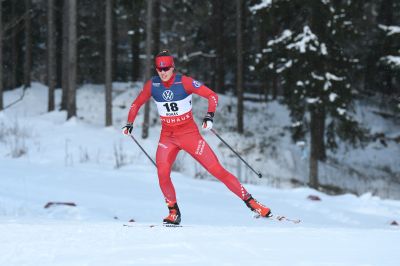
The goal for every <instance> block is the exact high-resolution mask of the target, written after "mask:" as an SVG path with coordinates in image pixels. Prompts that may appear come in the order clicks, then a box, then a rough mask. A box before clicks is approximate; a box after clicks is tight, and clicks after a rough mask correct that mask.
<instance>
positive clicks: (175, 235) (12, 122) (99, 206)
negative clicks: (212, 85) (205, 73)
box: [0, 84, 400, 266]
mask: <svg viewBox="0 0 400 266" xmlns="http://www.w3.org/2000/svg"><path fill="white" fill-rule="evenodd" d="M115 85H116V87H117V90H118V91H119V90H120V91H121V92H122V93H121V94H119V93H116V94H115V101H114V114H115V116H114V123H115V127H111V128H104V127H103V124H102V121H103V120H104V119H103V114H104V112H103V110H102V108H103V107H102V104H100V105H99V106H98V107H96V106H95V104H88V103H96V102H97V103H99V102H103V99H104V98H102V97H103V94H102V87H101V86H98V87H96V86H88V87H86V88H84V89H82V90H80V91H79V93H78V99H79V100H78V108H79V109H78V116H80V117H78V119H74V120H71V121H67V122H65V118H66V114H65V112H58V111H55V112H52V113H47V112H46V106H45V104H44V103H46V102H47V99H46V97H47V96H46V93H47V92H46V88H45V87H43V86H41V85H40V84H35V85H34V88H33V89H32V90H29V91H27V95H26V97H25V99H24V100H23V102H20V103H18V104H17V105H15V106H13V107H12V108H10V109H8V110H6V111H4V112H1V113H0V125H1V129H0V136H1V137H0V236H1V240H2V241H1V242H0V265H7V266H8V265H10V266H11V265H168V264H178V265H243V264H247V265H398V261H399V260H400V248H399V247H398V244H397V243H398V242H399V240H400V231H399V230H400V229H399V227H398V226H392V225H390V223H391V222H392V221H393V220H397V222H399V219H400V202H399V201H395V200H382V199H379V198H378V197H374V196H371V194H364V195H363V196H361V197H356V196H354V195H342V196H328V195H324V194H322V193H319V192H316V191H313V190H311V189H307V188H297V189H275V188H271V187H267V186H255V185H249V184H247V185H246V188H247V189H248V190H249V191H250V192H251V193H252V194H253V195H254V196H255V197H256V198H257V199H258V200H260V201H261V202H263V203H265V204H266V205H268V206H270V207H271V209H272V211H273V212H274V213H275V214H284V215H287V216H289V217H291V218H300V219H301V220H302V222H301V223H300V224H297V225H296V224H290V223H279V222H276V221H269V220H265V219H254V218H253V217H252V214H251V213H250V212H249V210H248V209H247V208H246V207H245V205H244V204H243V203H242V202H241V201H240V200H239V199H237V198H236V197H235V196H234V195H233V194H231V193H230V192H229V191H228V190H227V189H226V188H225V187H224V186H223V184H221V183H219V182H215V181H210V180H198V179H192V178H188V174H187V172H188V171H190V169H187V168H186V169H183V170H182V171H180V172H173V174H172V177H173V179H174V183H175V186H176V190H177V195H178V200H179V204H180V208H181V211H182V216H183V217H182V219H183V222H182V224H183V225H184V226H185V227H182V228H164V227H149V225H151V224H160V221H161V220H162V218H163V217H164V216H165V215H166V214H167V209H166V207H165V205H164V203H163V198H162V195H161V192H160V190H159V188H158V180H157V177H156V171H155V169H154V167H153V166H152V164H151V163H150V162H149V161H148V159H147V158H146V157H145V156H143V154H142V153H141V152H140V150H139V149H138V148H137V147H136V146H135V144H134V143H133V142H132V140H130V139H129V138H126V137H124V136H122V135H121V134H120V129H119V125H120V124H123V121H124V119H125V115H126V108H127V106H129V104H130V101H131V99H128V98H129V97H132V98H133V97H134V95H135V93H137V90H129V92H124V91H123V89H124V88H125V87H126V86H129V85H127V84H115ZM19 93H20V91H19V90H16V91H12V92H6V93H5V101H6V102H11V101H12V100H13V99H15V98H17V97H18V95H19ZM127 94H131V95H130V96H129V97H127ZM59 96H60V95H59V94H58V93H57V97H58V98H57V99H58V101H59ZM153 111H154V108H153ZM277 115H279V114H277ZM153 117H154V116H153ZM138 119H140V118H138ZM282 120H283V119H282ZM139 121H140V120H139ZM157 127H158V126H157V125H156V126H155V127H154V130H152V131H151V132H150V138H149V139H148V140H146V141H143V140H140V141H141V142H142V143H143V145H144V146H145V147H146V149H147V150H148V151H149V152H150V154H154V151H155V148H156V142H157V138H158V132H157V131H158V128H157ZM135 134H136V135H139V134H140V127H139V125H137V127H136V128H135ZM224 136H227V138H228V139H229V140H230V141H232V140H233V139H234V138H235V136H233V137H232V138H230V137H229V134H227V135H226V134H224ZM207 138H208V139H209V140H210V143H211V144H212V145H213V146H214V147H217V146H218V142H217V141H216V140H215V138H212V136H208V137H207ZM218 153H219V154H220V155H222V156H223V158H222V159H221V160H222V161H224V160H225V159H224V157H226V156H227V155H226V156H224V155H225V154H224V152H221V151H220V150H218ZM21 154H22V155H21ZM19 155H21V156H19ZM14 157H15V158H14ZM179 160H180V161H179V162H186V161H190V158H189V157H185V156H182V157H181V158H180V159H179ZM117 161H118V162H119V163H121V164H122V167H119V168H116V165H117ZM193 165H194V163H193V162H192V164H191V165H189V167H188V168H194V167H192V166H193ZM270 165H272V163H271V164H270ZM278 171H280V172H284V170H279V169H278ZM248 178H249V181H251V179H250V178H251V177H250V176H249V177H248ZM309 195H316V196H319V197H320V198H321V201H310V200H308V199H307V197H308V196H309ZM50 201H60V202H74V203H75V204H76V205H77V206H76V207H68V206H53V207H50V208H47V209H45V208H44V205H45V204H46V203H47V202H50ZM130 219H134V220H135V221H136V223H134V224H135V226H134V227H124V226H122V225H123V224H124V223H126V222H127V221H129V220H130Z"/></svg>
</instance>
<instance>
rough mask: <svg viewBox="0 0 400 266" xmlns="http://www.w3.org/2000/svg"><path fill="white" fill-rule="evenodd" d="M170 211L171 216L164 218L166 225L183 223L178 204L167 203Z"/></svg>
mask: <svg viewBox="0 0 400 266" xmlns="http://www.w3.org/2000/svg"><path fill="white" fill-rule="evenodd" d="M167 205H168V209H169V215H168V216H167V217H165V218H164V220H163V223H164V224H167V225H168V224H173V225H178V224H180V223H181V212H180V211H179V208H178V204H176V202H171V203H167Z"/></svg>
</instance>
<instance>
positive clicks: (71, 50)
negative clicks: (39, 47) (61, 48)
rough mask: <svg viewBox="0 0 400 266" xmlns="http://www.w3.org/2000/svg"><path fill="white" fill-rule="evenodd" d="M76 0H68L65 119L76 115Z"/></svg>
mask: <svg viewBox="0 0 400 266" xmlns="http://www.w3.org/2000/svg"><path fill="white" fill-rule="evenodd" d="M76 1H77V0H69V1H68V2H69V25H68V110H67V111H68V112H67V119H69V118H71V117H74V116H76V67H77V42H76V38H77V34H76V29H77V27H76V25H77V14H76V13H77V8H76Z"/></svg>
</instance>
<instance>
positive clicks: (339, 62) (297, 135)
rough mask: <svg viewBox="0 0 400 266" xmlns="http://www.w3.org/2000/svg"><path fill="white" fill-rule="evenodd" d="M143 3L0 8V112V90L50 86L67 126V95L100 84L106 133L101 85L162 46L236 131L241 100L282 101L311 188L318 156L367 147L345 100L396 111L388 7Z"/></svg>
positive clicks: (16, 0) (397, 35) (397, 11)
mask: <svg viewBox="0 0 400 266" xmlns="http://www.w3.org/2000/svg"><path fill="white" fill-rule="evenodd" d="M150 2H151V3H149V1H143V0H135V1H132V0H104V1H98V0H68V1H66V0H64V1H55V0H54V1H53V0H36V1H35V0H3V1H1V3H2V4H1V9H0V11H1V21H2V23H0V37H1V39H2V45H1V46H0V47H1V48H2V49H1V50H2V51H1V53H0V54H1V55H0V61H1V62H0V64H1V66H2V70H1V74H0V110H1V109H2V108H4V107H3V99H2V91H3V90H10V89H14V88H16V87H19V86H24V87H25V88H28V87H29V86H30V82H31V81H32V80H33V81H40V82H42V83H45V84H48V85H49V87H50V93H49V95H50V99H49V110H53V109H54V108H55V107H54V102H52V99H51V98H52V97H54V96H53V94H52V92H51V91H52V89H53V88H54V87H55V88H61V89H62V90H63V101H62V104H61V107H60V108H61V109H64V110H67V111H68V118H70V117H73V116H75V115H76V104H75V97H76V96H75V90H76V89H77V88H78V87H79V86H80V85H81V84H84V83H100V84H105V87H106V91H107V93H106V95H108V96H107V97H106V103H105V104H106V106H107V108H106V110H107V115H106V119H105V121H106V123H105V124H106V125H110V124H111V121H112V119H111V96H110V95H111V87H112V85H111V81H143V80H144V78H145V77H148V76H149V74H148V73H146V62H147V63H148V64H150V62H151V61H146V58H147V57H146V54H149V51H151V53H150V54H152V55H154V54H156V53H157V51H159V50H160V49H165V48H167V49H170V51H171V52H172V53H173V55H174V56H175V58H176V65H177V70H178V71H179V72H182V73H189V74H190V75H191V76H194V77H196V78H197V79H199V80H202V81H203V82H205V83H206V84H207V85H208V86H209V87H211V88H212V89H214V90H215V91H217V92H218V93H226V92H227V91H230V92H233V93H234V94H235V95H236V96H237V99H238V102H237V104H238V105H237V110H238V114H237V116H238V123H237V130H238V132H239V133H243V131H244V126H243V123H244V121H243V100H244V99H246V97H244V96H245V95H244V93H248V92H251V93H257V94H259V95H260V97H259V98H260V99H263V100H264V101H266V102H268V101H270V100H276V99H278V100H280V101H282V102H283V103H285V104H287V105H288V107H289V109H290V111H291V117H292V120H293V126H292V133H293V139H294V140H302V139H304V138H305V136H306V134H309V135H308V136H309V139H310V151H311V152H310V185H311V186H313V187H317V186H318V180H317V172H318V161H324V160H325V159H326V150H327V149H333V150H334V149H335V148H336V147H337V141H338V140H339V139H341V140H346V141H349V142H350V143H352V144H353V145H357V144H362V143H363V141H365V139H366V138H368V133H367V132H366V130H365V129H363V128H362V127H361V126H360V125H358V124H357V122H356V121H355V120H354V119H353V118H352V115H351V111H352V106H353V104H354V102H355V101H356V100H359V99H365V98H367V99H374V100H378V101H380V102H381V103H382V106H384V107H385V112H388V115H391V114H395V115H397V114H398V111H399V109H398V108H399V95H400V26H399V25H400V2H399V1H394V0H374V1H356V0H306V1H304V0H272V1H266V0H264V1H260V0H251V1H243V0H236V1H232V0H230V1H227V0H219V1H195V0H186V1H178V0H165V1H161V0H153V1H150ZM49 9H50V10H49ZM150 9H151V10H150ZM50 11H51V12H50ZM149 34H150V35H149ZM49 57H50V58H49ZM147 67H149V66H147ZM49 68H51V69H49ZM147 69H149V68H147ZM151 71H152V72H153V70H151ZM153 74H155V73H153ZM146 113H147V111H146ZM146 135H147V134H146V133H145V132H144V134H143V136H146Z"/></svg>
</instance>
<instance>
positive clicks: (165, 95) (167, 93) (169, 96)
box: [162, 90, 174, 101]
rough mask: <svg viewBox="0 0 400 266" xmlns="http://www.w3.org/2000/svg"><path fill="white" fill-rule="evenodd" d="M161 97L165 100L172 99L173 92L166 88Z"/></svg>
mask: <svg viewBox="0 0 400 266" xmlns="http://www.w3.org/2000/svg"><path fill="white" fill-rule="evenodd" d="M162 97H163V98H164V100H166V101H172V99H174V93H173V92H172V91H171V90H166V91H164V92H163V94H162Z"/></svg>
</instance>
